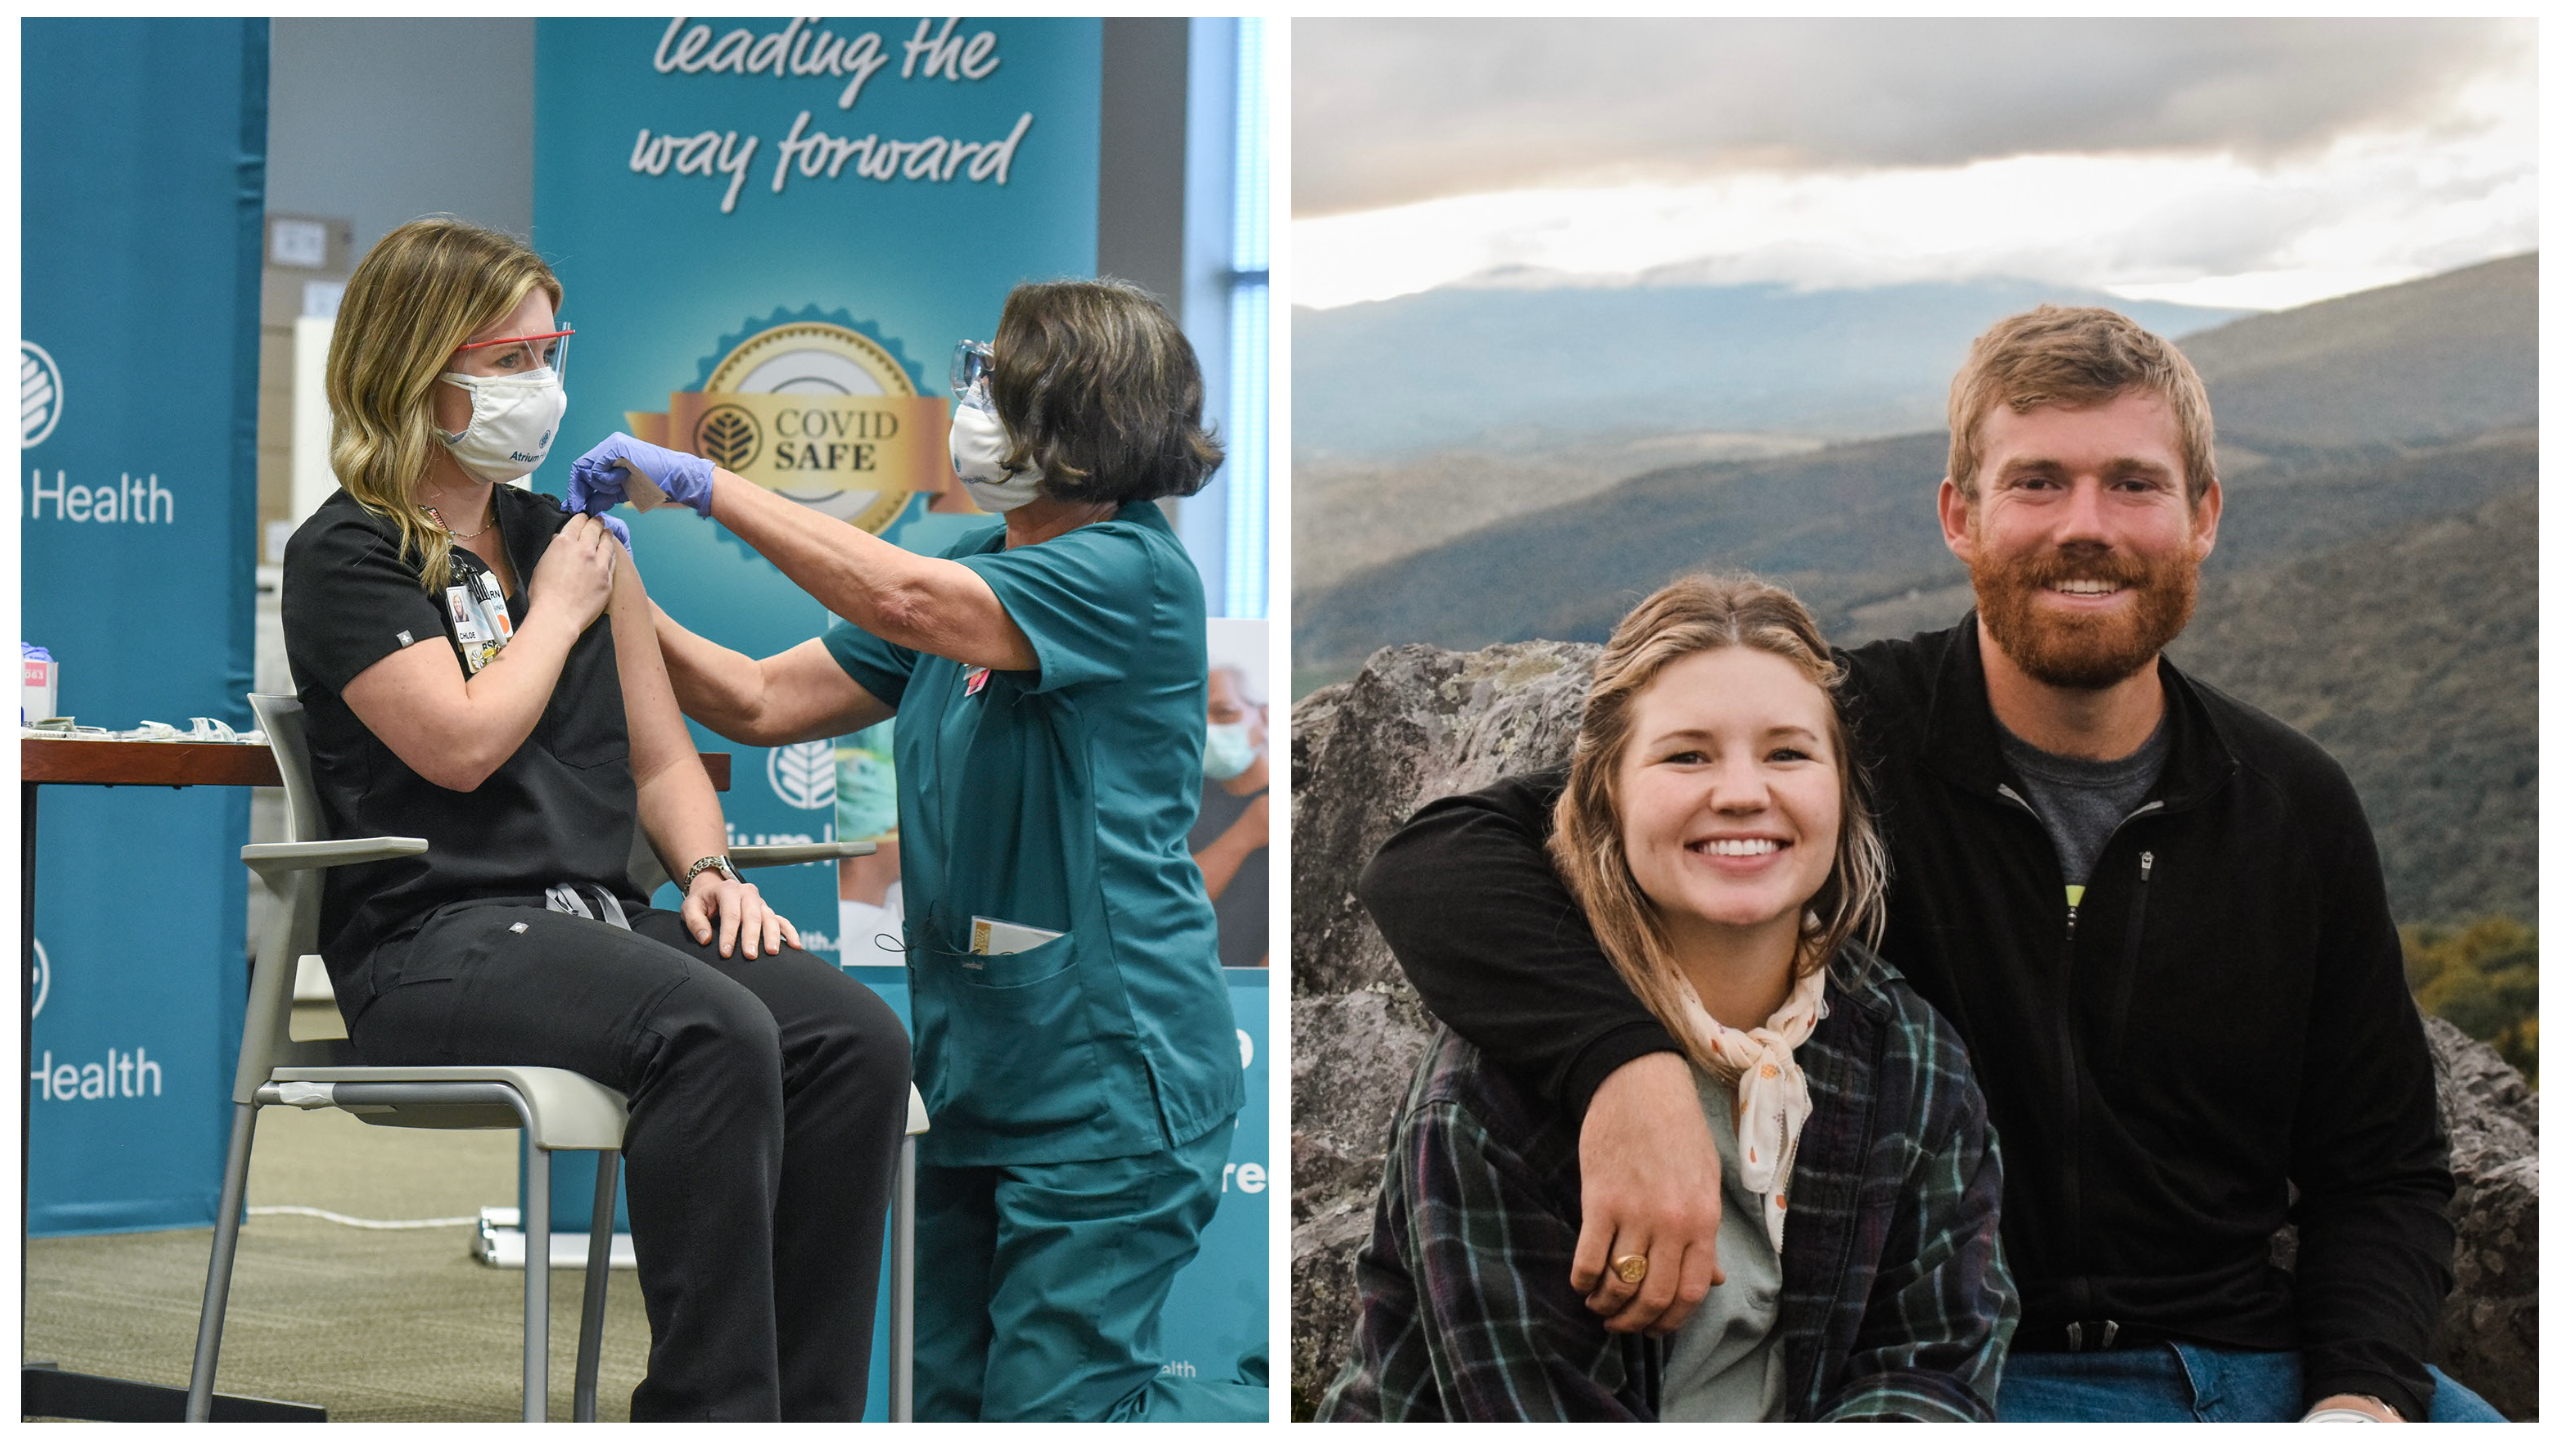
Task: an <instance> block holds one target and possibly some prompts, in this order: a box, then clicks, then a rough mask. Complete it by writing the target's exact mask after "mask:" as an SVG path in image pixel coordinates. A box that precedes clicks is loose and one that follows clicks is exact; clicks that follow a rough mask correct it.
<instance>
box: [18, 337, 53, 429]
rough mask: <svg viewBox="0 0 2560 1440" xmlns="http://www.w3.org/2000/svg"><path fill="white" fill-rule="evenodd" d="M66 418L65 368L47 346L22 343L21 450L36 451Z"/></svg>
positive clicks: (20, 384) (20, 387)
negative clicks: (58, 423)
mask: <svg viewBox="0 0 2560 1440" xmlns="http://www.w3.org/2000/svg"><path fill="white" fill-rule="evenodd" d="M61 418H62V369H61V367H60V366H57V365H55V364H54V363H53V357H52V356H50V355H48V354H46V353H45V352H44V347H43V346H41V345H38V344H37V343H35V342H34V341H32V340H21V341H19V342H18V448H19V449H21V450H32V449H34V448H35V447H37V446H38V445H41V444H43V443H44V437H46V436H47V435H50V434H52V433H53V422H55V421H56V420H59V419H61Z"/></svg>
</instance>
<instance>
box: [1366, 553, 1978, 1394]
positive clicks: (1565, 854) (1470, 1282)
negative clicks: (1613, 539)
mask: <svg viewBox="0 0 2560 1440" xmlns="http://www.w3.org/2000/svg"><path fill="white" fill-rule="evenodd" d="M1839 673H1840V672H1839V670H1838V667H1837V666H1836V665H1835V663H1834V662H1833V660H1832V656H1831V649H1830V647H1829V646H1828V645H1827V644H1825V643H1824V641H1823V639H1822V636H1821V634H1820V633H1819V632H1818V631H1817V630H1816V629H1815V626H1814V623H1813V618H1812V616H1811V615H1810V614H1808V613H1807V612H1806V611H1805V609H1804V607H1803V605H1802V604H1800V603H1799V602H1798V601H1797V600H1796V599H1795V597H1794V596H1792V595H1789V594H1788V593H1787V592H1785V591H1784V590H1780V589H1778V588H1776V587H1774V586H1770V585H1765V584H1762V583H1760V582H1759V581H1756V580H1751V579H1748V578H1733V579H1722V578H1706V577H1696V578H1690V579H1685V580H1680V581H1676V582H1674V583H1673V584H1671V585H1668V586H1666V587H1664V588H1663V589H1662V590H1660V591H1657V592H1655V593H1654V594H1653V595H1652V596H1650V597H1648V598H1647V599H1646V600H1645V601H1644V602H1643V603H1641V604H1639V605H1638V606H1637V607H1636V608H1635V610H1634V611H1632V612H1631V613H1630V614H1629V615H1628V616H1627V618H1626V619H1625V620H1623V621H1621V622H1620V623H1619V625H1618V628H1617V630H1616V632H1615V633H1614V634H1612V635H1611V637H1610V640H1609V644H1608V647H1607V649H1605V650H1604V651H1603V652H1602V654H1601V657H1600V661H1599V663H1598V665H1597V666H1596V668H1595V670H1594V674H1593V679H1592V687H1591V694H1590V697H1589V700H1588V702H1587V703H1586V706H1585V709H1584V715H1583V722H1582V729H1581V732H1580V734H1579V735H1578V736H1577V737H1576V740H1575V745H1574V753H1573V766H1572V771H1571V774H1570V775H1569V777H1568V778H1567V780H1566V783H1565V787H1564V791H1563V794H1562V797H1561V798H1560V799H1559V801H1558V803H1557V806H1556V815H1555V820H1556V828H1555V834H1554V838H1553V840H1552V841H1551V842H1550V845H1549V851H1550V853H1551V855H1552V856H1553V857H1554V860H1555V862H1556V868H1557V870H1558V872H1559V873H1560V874H1561V875H1562V876H1563V878H1564V879H1565V881H1566V884H1567V887H1568V888H1569V889H1570V891H1571V892H1572V894H1573V897H1574V899H1575V901H1576V903H1577V905H1578V906H1579V907H1580V910H1581V912H1582V918H1583V919H1585V920H1586V921H1588V922H1589V924H1590V927H1591V929H1592V932H1593V933H1594V934H1595V935H1596V936H1597V937H1598V939H1599V941H1600V943H1601V947H1602V949H1603V950H1605V951H1606V952H1607V953H1608V955H1609V957H1610V959H1611V961H1612V962H1613V963H1614V964H1615V965H1616V967H1617V969H1618V971H1619V973H1620V974H1621V975H1622V976H1623V977H1624V978H1625V979H1626V981H1627V983H1628V985H1629V986H1630V987H1631V988H1632V989H1633V990H1634V991H1635V993H1636V995H1637V996H1638V997H1639V998H1640V999H1642V1000H1643V1001H1644V1003H1645V1005H1646V1007H1647V1008H1648V1009H1650V1010H1651V1011H1652V1012H1653V1013H1654V1016H1655V1018H1657V1019H1658V1020H1660V1021H1661V1022H1662V1024H1663V1025H1664V1027H1665V1028H1667V1029H1668V1030H1669V1031H1670V1032H1671V1033H1672V1035H1673V1036H1674V1037H1676V1038H1677V1039H1678V1041H1679V1043H1680V1046H1681V1049H1682V1052H1683V1053H1684V1054H1685V1055H1686V1057H1687V1059H1688V1061H1689V1064H1690V1066H1691V1067H1692V1070H1693V1078H1694V1080H1695V1083H1696V1085H1697V1087H1698V1092H1699V1098H1700V1100H1701V1103H1702V1104H1703V1106H1704V1108H1705V1110H1706V1113H1707V1115H1708V1118H1709V1124H1710V1127H1711V1128H1712V1129H1713V1130H1714V1132H1715V1135H1716V1141H1717V1150H1718V1154H1719V1158H1720V1160H1721V1170H1722V1174H1721V1183H1720V1187H1719V1188H1720V1190H1721V1200H1722V1204H1723V1208H1724V1214H1725V1217H1726V1218H1725V1222H1724V1224H1723V1225H1722V1226H1721V1227H1720V1228H1719V1229H1718V1231H1717V1235H1716V1243H1715V1247H1714V1253H1713V1255H1712V1256H1711V1257H1707V1256H1700V1255H1696V1254H1686V1253H1682V1252H1678V1251H1665V1252H1662V1253H1655V1247H1654V1246H1653V1245H1652V1244H1651V1243H1650V1240H1649V1237H1646V1236H1641V1235H1631V1234H1626V1233H1623V1232H1622V1233H1620V1234H1618V1235H1616V1236H1615V1237H1614V1239H1613V1240H1612V1242H1611V1243H1610V1244H1609V1245H1608V1247H1607V1250H1606V1253H1605V1255H1598V1256H1595V1255H1589V1254H1580V1253H1577V1242H1578V1240H1579V1239H1580V1238H1581V1237H1580V1233H1579V1232H1580V1228H1581V1205H1580V1203H1579V1190H1580V1176H1579V1157H1578V1150H1577V1145H1576V1128H1577V1127H1576V1121H1575V1119H1574V1117H1572V1116H1570V1115H1567V1114H1566V1113H1564V1112H1563V1110H1562V1109H1561V1107H1559V1106H1557V1105H1556V1104H1554V1103H1553V1102H1552V1101H1551V1100H1550V1099H1548V1098H1546V1097H1542V1096H1538V1095H1535V1094H1533V1093H1531V1092H1528V1091H1525V1090H1523V1089H1521V1088H1520V1087H1519V1086H1518V1085H1517V1084H1516V1083H1515V1082H1514V1081H1513V1080H1511V1079H1510V1078H1509V1077H1508V1076H1507V1075H1506V1074H1505V1073H1504V1072H1503V1071H1501V1070H1500V1069H1498V1068H1497V1067H1495V1066H1493V1065H1491V1064H1489V1063H1487V1062H1486V1061H1485V1060H1484V1058H1483V1057H1482V1056H1481V1055H1480V1054H1479V1053H1478V1052H1477V1051H1476V1050H1475V1049H1474V1048H1473V1047H1472V1046H1470V1045H1468V1044H1467V1043H1466V1042H1465V1041H1463V1040H1461V1039H1459V1038H1458V1037H1457V1036H1455V1035H1453V1034H1450V1033H1449V1032H1447V1031H1445V1030H1444V1031H1443V1032H1442V1033H1441V1034H1440V1036H1439V1037H1438V1038H1437V1039H1436V1040H1435V1041H1434V1042H1433V1045H1432V1047H1431V1049H1430V1051H1429V1052H1428V1053H1426V1054H1425V1056H1424V1057H1423V1061H1422V1064H1421V1067H1420V1070H1419V1071H1418V1073H1417V1074H1416V1076H1415V1079H1414V1083H1413V1088H1412V1090H1411V1092H1410V1093H1409V1094H1408V1095H1407V1096H1406V1100H1405V1105H1404V1109H1403V1111H1402V1113H1401V1114H1400V1115H1399V1117H1398V1120H1397V1125H1396V1133H1395V1138H1394V1141H1393V1143H1392V1145H1391V1146H1390V1148H1389V1150H1388V1154H1387V1167H1386V1174H1385V1178H1384V1183H1383V1185H1382V1187H1381V1192H1380V1195H1379V1199H1378V1219H1377V1228H1376V1231H1375V1232H1374V1234H1373V1237H1372V1239H1371V1240H1370V1243H1369V1245H1368V1247H1367V1248H1366V1249H1365V1250H1364V1251H1363V1252H1362V1254H1361V1256H1360V1270H1359V1274H1360V1285H1361V1306H1360V1314H1359V1319H1358V1322H1357V1326H1356V1329H1355V1332H1354V1336H1353V1351H1352V1358H1351V1362H1350V1364H1349V1365H1348V1366H1347V1367H1346V1369H1345V1370H1344V1372H1343V1374H1342V1376H1341V1378H1340V1379H1339V1380H1337V1381H1336V1382H1335V1384H1334V1386H1333V1388H1332V1391H1331V1392H1330V1393H1329V1394H1328V1395H1327V1396H1326V1399H1325V1402H1324V1405H1323V1407H1322V1408H1321V1409H1320V1410H1319V1411H1318V1416H1317V1418H1319V1419H1335V1420H1351V1419H1381V1420H1421V1419H1451V1420H1456V1419H1468V1420H1493V1419H1545V1420H1597V1419H1617V1420H1649V1419H1664V1420H1838V1419H1989V1418H1991V1415H1992V1399H1993V1396H1994V1395H1995V1394H1996V1393H1997V1389H1998V1384H1999V1372H2000V1364H2001V1360H2002V1358H2003V1356H2004V1354H2005V1352H2006V1349H2007V1346H2008V1337H2009V1334H2010V1331H2011V1329H2012V1328H2013V1327H2014V1325H2015V1323H2016V1316H2017V1295H2016V1291H2015V1289H2014V1287H2013V1286H2012V1285H2011V1283H2010V1280H2009V1275H2008V1270H2007V1267H2006V1265H2005V1264H2004V1263H2003V1261H2002V1258H2001V1254H2000V1246H1999V1192H2000V1162H1999V1155H1998V1151H1997V1148H1996V1146H1995V1144H1994V1142H1993V1140H1992V1137H1991V1133H1990V1128H1989V1124H1988V1122H1987V1121H1986V1119H1985V1117H1984V1110H1983V1102H1982V1097H1981V1094H1980V1092H1979V1091H1978V1090H1977V1089H1976V1088H1975V1086H1974V1083H1973V1077H1972V1072H1971V1070H1970V1068H1969V1067H1968V1066H1967V1063H1966V1060H1965V1056H1964V1052H1963V1049H1962V1047H1961V1046H1960V1045H1958V1044H1957V1043H1956V1041H1955V1039H1954V1036H1953V1033H1952V1032H1951V1031H1950V1030H1949V1029H1948V1027H1947V1025H1946V1023H1945V1022H1944V1021H1943V1020H1941V1019H1940V1018H1939V1017H1938V1015H1937V1014H1936V1012H1934V1011H1932V1010H1931V1009H1930V1008H1929V1007H1928V1005H1927V1004H1926V1003H1924V1002H1923V1001H1921V1000H1920V999H1919V997H1918V996H1916V995H1914V994H1913V993H1912V992H1911V991H1910V989H1909V987H1908V986H1907V985H1906V984H1905V983H1904V982H1903V980H1902V978H1901V976H1899V975H1898V974H1896V973H1895V972H1894V971H1893V970H1892V969H1891V967H1889V966H1887V965H1886V964H1885V963H1884V962H1883V961H1882V960H1880V959H1878V958H1877V957H1876V955H1875V953H1874V951H1873V950H1871V949H1870V948H1868V947H1869V945H1870V944H1871V943H1872V942H1873V941H1874V939H1875V938H1876V936H1877V933H1878V931H1879V929H1880V927H1881V923H1882V915H1883V908H1882V907H1883V898H1884V878H1885V873H1884V872H1885V862H1884V850H1883V846H1882V843H1881V841H1880V839H1879V837H1878V834H1877V831H1876V827H1875V824H1874V821H1873V819H1872V818H1871V816H1870V815H1869V812H1868V809H1867V806H1866V803H1865V800H1864V798H1863V794H1862V787H1861V785H1860V784H1859V780H1858V772H1857V768H1856V764H1855V761H1854V758H1853V757H1852V756H1851V754H1850V753H1849V748H1848V739H1849V736H1848V731H1847V728H1846V727H1845V726H1844V725H1843V724H1842V722H1841V719H1840V715H1839V711H1838V707H1837V706H1836V704H1835V703H1834V700H1833V695H1832V688H1833V686H1834V685H1835V684H1836V683H1837V681H1838V679H1839ZM1582 1248H1584V1249H1587V1248H1589V1247H1587V1246H1585V1247H1582ZM1604 1262H1605V1263H1604ZM1657 1269H1660V1270H1666V1271H1668V1272H1670V1273H1672V1274H1677V1275H1679V1276H1681V1279H1682V1295H1683V1297H1684V1298H1687V1299H1693V1300H1694V1299H1696V1298H1697V1297H1695V1296H1691V1295H1690V1293H1689V1292H1690V1290H1691V1289H1692V1288H1694V1289H1695V1290H1697V1291H1698V1292H1700V1294H1701V1295H1703V1297H1704V1298H1703V1303H1699V1304H1697V1306H1696V1308H1695V1310H1694V1311H1691V1312H1689V1314H1688V1318H1687V1320H1686V1322H1685V1323H1682V1324H1681V1325H1680V1327H1679V1329H1678V1330H1677V1332H1676V1333H1675V1334H1672V1335H1669V1336H1651V1335H1639V1334H1630V1333H1622V1332H1621V1331H1616V1330H1613V1329H1612V1328H1611V1327H1610V1326H1608V1325H1607V1324H1605V1323H1604V1321H1603V1318H1602V1317H1603V1316H1605V1315H1609V1314H1612V1313H1614V1312H1615V1311H1617V1310H1618V1309H1620V1308H1621V1307H1623V1306H1624V1304H1625V1302H1626V1300H1627V1299H1628V1298H1629V1297H1631V1296H1632V1295H1633V1294H1634V1293H1635V1292H1636V1290H1637V1288H1638V1287H1639V1286H1642V1285H1643V1284H1644V1282H1645V1281H1646V1280H1647V1278H1648V1276H1649V1275H1651V1274H1653V1272H1655V1271H1656V1270H1657ZM1711 1280H1712V1285H1711V1284H1710V1281H1711Z"/></svg>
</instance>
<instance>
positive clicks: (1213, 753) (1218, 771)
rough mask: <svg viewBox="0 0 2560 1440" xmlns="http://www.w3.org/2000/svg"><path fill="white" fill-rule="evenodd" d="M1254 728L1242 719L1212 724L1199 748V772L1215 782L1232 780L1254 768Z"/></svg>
mask: <svg viewBox="0 0 2560 1440" xmlns="http://www.w3.org/2000/svg"><path fill="white" fill-rule="evenodd" d="M1253 756H1254V744H1253V729H1252V727H1251V726H1249V725H1247V724H1246V723H1245V722H1244V721H1242V720H1237V721H1234V722H1232V723H1229V724H1225V725H1219V724H1214V723H1213V724H1211V725H1210V726H1209V736H1208V741H1207V743H1206V744H1204V745H1202V746H1201V748H1200V773H1202V774H1204V775H1206V776H1208V777H1209V778H1210V779H1212V780H1233V779H1234V778H1236V777H1237V776H1239V775H1241V774H1243V773H1244V772H1246V771H1247V770H1250V769H1252V768H1253Z"/></svg>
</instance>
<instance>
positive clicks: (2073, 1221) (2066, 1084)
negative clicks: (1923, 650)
mask: <svg viewBox="0 0 2560 1440" xmlns="http://www.w3.org/2000/svg"><path fill="white" fill-rule="evenodd" d="M2000 795H2001V798H2002V799H2005V800H2007V801H2008V802H2009V803H2010V804H2012V805H2015V806H2017V807H2018V808H2019V809H2020V810H2022V811H2024V812H2026V815H2027V818H2028V819H2030V820H2033V821H2035V822H2036V828H2037V829H2038V830H2040V831H2044V835H2045V843H2046V844H2048V845H2050V844H2052V843H2053V832H2052V831H2050V830H2046V829H2045V823H2044V817H2043V816H2041V815H2038V814H2037V813H2036V807H2034V806H2033V805H2030V804H2028V803H2027V800H2026V797H2025V796H2023V795H2020V794H2019V793H2018V792H2017V791H2016V790H2014V789H2011V788H2010V787H2009V786H2008V785H2007V784H2006V783H2003V784H2002V785H2001V786H2000ZM2160 808H2162V802H2160V801H2158V800H2154V801H2151V802H2150V803H2148V804H2145V805H2140V806H2137V807H2135V808H2134V810H2133V811H2132V812H2131V813H2129V814H2127V815H2126V816H2125V817H2124V818H2123V819H2122V820H2118V821H2117V822H2116V825H2115V829H2113V830H2110V831H2108V832H2107V839H2106V844H2104V845H2100V846H2099V847H2098V855H2099V857H2100V858H2101V859H2103V858H2105V856H2106V853H2107V847H2108V846H2111V845H2113V844H2115V843H2116V836H2118V835H2120V834H2122V833H2123V832H2124V827H2125V826H2127V825H2129V824H2131V823H2132V822H2133V820H2134V819H2135V818H2136V817H2137V816H2142V815H2148V814H2150V813H2151V812H2152V811H2155V810H2158V809H2160ZM2057 858H2059V856H2058V855H2057ZM2090 878H2091V879H2095V878H2097V877H2096V876H2094V875H2092V876H2091V877H2090ZM2142 885H2143V892H2144V893H2146V894H2147V893H2148V892H2149V890H2150V885H2151V852H2149V851H2147V850H2146V851H2144V852H2143V855H2142ZM2088 898H2089V892H2088V889H2087V887H2086V886H2083V887H2082V888H2081V892H2080V900H2083V901H2085V900H2087V899H2088ZM2062 906H2063V908H2062V1005H2061V1011H2062V1013H2061V1014H2060V1015H2059V1016H2058V1017H2057V1023H2056V1024H2055V1026H2054V1032H2055V1035H2056V1037H2057V1038H2058V1039H2059V1040H2060V1041H2061V1044H2062V1105H2063V1108H2062V1113H2063V1114H2065V1115H2068V1116H2070V1117H2071V1143H2070V1144H2069V1146H2068V1147H2066V1148H2065V1149H2064V1151H2063V1155H2062V1205H2063V1210H2062V1216H2063V1224H2062V1230H2063V1241H2064V1250H2065V1252H2066V1253H2068V1254H2069V1255H2070V1257H2071V1271H2072V1278H2071V1281H2070V1286H2069V1294H2070V1300H2069V1302H2068V1303H2069V1305H2070V1307H2071V1309H2072V1310H2073V1311H2075V1312H2077V1311H2081V1310H2085V1309H2086V1308H2087V1307H2088V1305H2089V1293H2088V1282H2087V1281H2086V1280H2085V1279H2084V1278H2083V1277H2082V1274H2081V1272H2082V1271H2084V1270H2086V1269H2087V1268H2088V1261H2087V1257H2086V1256H2085V1255H2083V1254H2082V1253H2081V1244H2080V1230H2081V1221H2080V1137H2081V1134H2082V1133H2083V1129H2084V1127H2083V1126H2082V1125H2081V1123H2080V1048H2079V1046H2078V1045H2077V1044H2075V1043H2074V1042H2073V1039H2072V1031H2071V1005H2072V988H2071V987H2072V980H2073V978H2074V974H2073V972H2074V966H2073V961H2074V960H2075V959H2076V958H2077V950H2078V940H2077V937H2078V935H2079V933H2080V901H2075V900H2073V899H2071V898H2070V894H2069V892H2068V891H2066V892H2064V896H2063V902H2062ZM2136 913H2137V914H2139V913H2140V912H2139V911H2137V912H2136Z"/></svg>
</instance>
